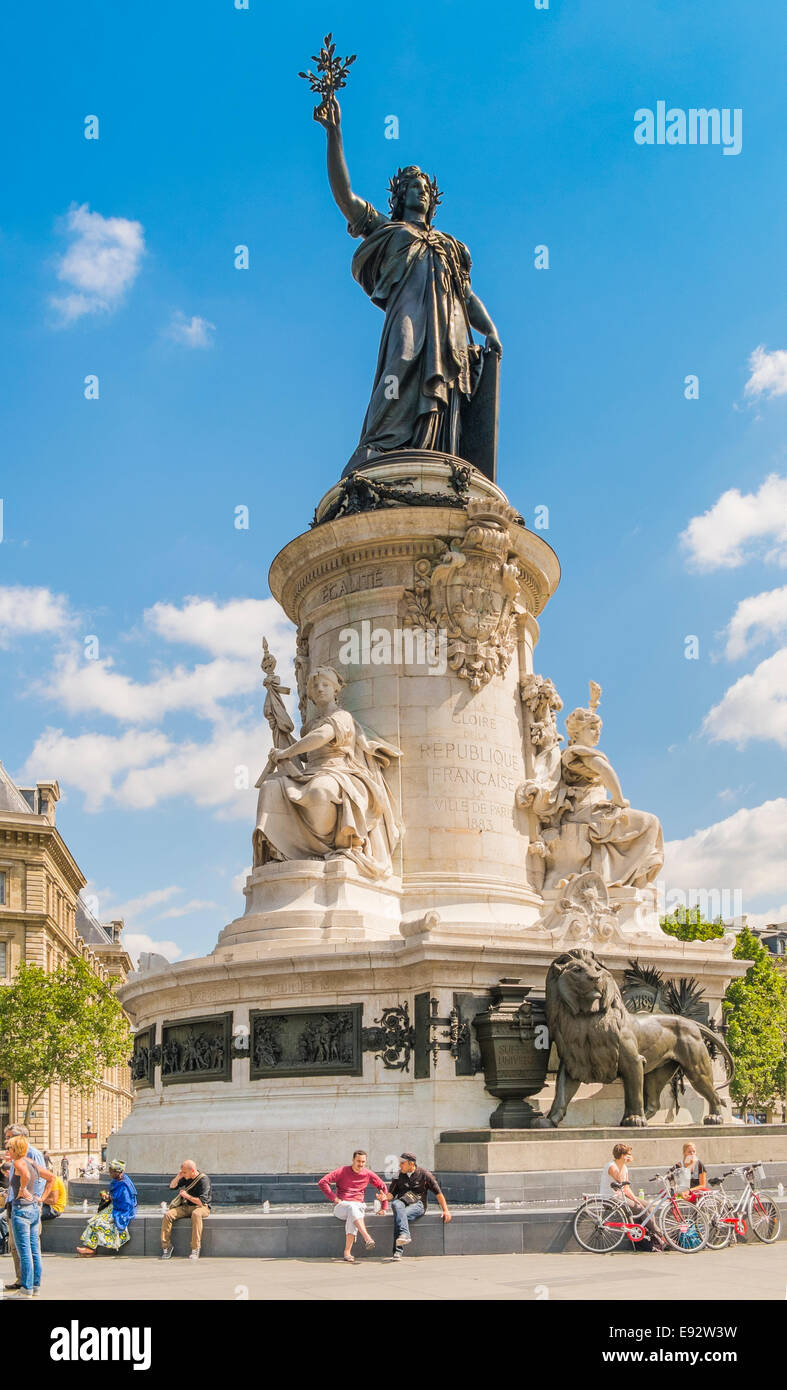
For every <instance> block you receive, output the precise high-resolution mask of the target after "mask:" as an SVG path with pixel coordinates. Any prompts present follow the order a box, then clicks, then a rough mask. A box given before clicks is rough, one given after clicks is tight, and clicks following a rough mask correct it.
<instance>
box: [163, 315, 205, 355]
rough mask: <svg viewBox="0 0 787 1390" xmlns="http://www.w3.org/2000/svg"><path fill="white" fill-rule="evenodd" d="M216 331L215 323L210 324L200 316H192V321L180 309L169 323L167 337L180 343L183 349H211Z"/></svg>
mask: <svg viewBox="0 0 787 1390" xmlns="http://www.w3.org/2000/svg"><path fill="white" fill-rule="evenodd" d="M215 331H216V325H215V323H209V322H208V320H207V319H202V318H200V317H199V315H198V314H192V316H191V318H190V319H187V318H186V315H185V314H183V313H181V311H180V309H178V310H177V311H176V312H175V313H174V314H173V315H172V318H171V320H170V322H169V325H168V327H167V330H166V336H167V337H168V338H171V339H172V341H173V343H180V345H181V347H187V348H209V347H213V334H214V333H215Z"/></svg>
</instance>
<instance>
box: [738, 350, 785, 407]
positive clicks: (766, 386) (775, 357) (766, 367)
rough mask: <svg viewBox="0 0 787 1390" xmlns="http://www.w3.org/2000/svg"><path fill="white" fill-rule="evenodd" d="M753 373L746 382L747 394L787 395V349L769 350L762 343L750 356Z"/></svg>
mask: <svg viewBox="0 0 787 1390" xmlns="http://www.w3.org/2000/svg"><path fill="white" fill-rule="evenodd" d="M749 370H750V373H751V375H750V376H749V380H748V381H747V382H746V386H745V394H746V395H747V396H768V397H772V396H787V351H785V349H784V348H775V349H774V351H773V352H768V350H767V348H764V347H763V346H762V345H760V347H756V348H755V349H754V352H753V353H752V354H751V357H750V358H749Z"/></svg>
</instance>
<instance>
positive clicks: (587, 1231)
mask: <svg viewBox="0 0 787 1390" xmlns="http://www.w3.org/2000/svg"><path fill="white" fill-rule="evenodd" d="M609 1220H612V1221H615V1222H620V1225H614V1226H608V1225H606V1224H605V1222H607V1221H609ZM625 1220H626V1214H625V1212H624V1211H623V1210H622V1208H621V1207H619V1206H618V1205H617V1204H616V1203H615V1202H610V1201H609V1200H608V1198H605V1197H591V1198H590V1200H589V1201H587V1202H583V1203H582V1206H581V1207H580V1208H579V1210H578V1211H577V1212H576V1213H575V1215H574V1235H575V1236H576V1239H577V1241H578V1243H579V1244H580V1245H581V1246H582V1249H583V1250H589V1251H590V1253H591V1255H599V1254H601V1255H604V1254H607V1253H608V1252H609V1251H610V1250H616V1249H617V1247H618V1246H619V1245H620V1243H621V1241H622V1240H623V1235H624V1231H623V1222H624V1221H625Z"/></svg>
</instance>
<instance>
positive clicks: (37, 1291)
mask: <svg viewBox="0 0 787 1390" xmlns="http://www.w3.org/2000/svg"><path fill="white" fill-rule="evenodd" d="M40 1292H41V1285H40V1284H38V1285H35V1286H34V1288H33V1298H38V1295H39V1294H40Z"/></svg>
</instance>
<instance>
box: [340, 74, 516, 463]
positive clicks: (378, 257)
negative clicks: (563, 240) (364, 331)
mask: <svg viewBox="0 0 787 1390" xmlns="http://www.w3.org/2000/svg"><path fill="white" fill-rule="evenodd" d="M314 119H315V120H316V121H318V122H319V124H320V125H322V126H324V127H325V131H326V133H327V137H328V178H329V180H330V185H331V192H332V193H333V196H334V198H335V200H336V203H337V204H338V207H339V209H340V211H341V212H342V213H343V214H344V216H345V217H346V219H347V230H348V232H349V233H350V235H351V236H354V237H361V238H362V244H361V246H360V247H359V248H358V250H357V251H356V253H355V255H354V257H353V263H352V271H353V275H354V277H355V279H356V280H357V281H358V283H359V284H360V285H361V287H362V288H363V289H364V290H365V291H366V293H367V294H368V295H369V298H370V299H371V300H372V302H373V303H374V304H377V305H378V306H379V307H380V308H381V309H382V310H383V311H384V313H385V324H384V326H383V332H382V338H381V341H380V351H379V355H378V358H377V372H376V375H375V378H374V385H373V387H372V395H371V400H370V401H369V407H368V410H367V412H366V418H365V420H364V422H363V429H362V431H361V439H360V442H359V444H358V448H357V449H356V451H355V453H354V454H353V456H352V458H351V459H350V462H349V464H348V465H347V467H346V468H345V470H344V472H345V475H346V474H348V473H351V472H353V471H354V469H356V468H359V467H363V465H364V464H367V463H370V462H372V461H373V460H374V459H375V458H376V457H377V456H379V455H380V454H385V453H388V452H390V451H391V450H392V449H407V448H410V449H430V450H438V451H440V452H443V453H448V454H457V453H459V452H460V446H459V440H460V434H461V408H462V405H463V404H464V403H466V402H468V401H469V400H470V398H471V396H472V394H473V390H474V389H475V386H476V385H477V382H478V378H479V375H480V369H481V351H480V348H479V347H478V346H476V345H474V344H473V342H472V334H471V332H470V330H471V329H472V328H475V329H477V330H478V332H479V333H483V334H484V335H485V340H486V342H485V346H486V348H487V350H488V351H492V352H495V353H497V354H498V355H499V354H500V353H502V347H501V344H500V339H499V338H498V336H497V329H496V328H495V325H494V324H493V322H492V320H491V318H490V317H489V314H488V313H487V310H486V309H485V307H484V305H483V304H482V303H481V300H480V299H479V298H478V295H477V294H474V292H473V289H472V287H471V284H470V266H471V261H470V253H469V251H468V249H467V247H466V246H465V245H463V243H462V242H461V241H457V240H456V239H455V238H454V237H452V236H449V235H448V233H447V232H439V231H435V229H434V228H433V227H432V218H433V216H434V212H435V208H436V207H437V204H438V202H439V201H440V193H439V190H438V188H437V184H436V183H435V181H434V179H430V178H429V177H428V175H426V174H425V173H423V171H422V170H421V169H419V168H418V167H417V165H410V166H408V167H407V168H406V169H399V170H398V171H397V173H396V175H395V177H394V178H392V179H391V181H390V193H391V196H390V200H389V206H390V214H391V215H390V217H386V216H385V215H384V214H383V213H381V212H378V211H377V209H376V208H375V207H373V206H372V204H371V203H369V202H367V201H366V199H365V198H359V197H358V196H357V194H355V193H353V190H352V187H351V184H350V175H349V173H348V170H347V163H346V161H345V158H344V148H343V144H342V132H341V112H340V109H339V103H338V101H337V99H336V96H335V95H334V94H331V95H329V96H327V97H326V99H325V100H324V101H323V102H322V103H321V104H320V106H318V107H317V108H316V110H315V111H314Z"/></svg>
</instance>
